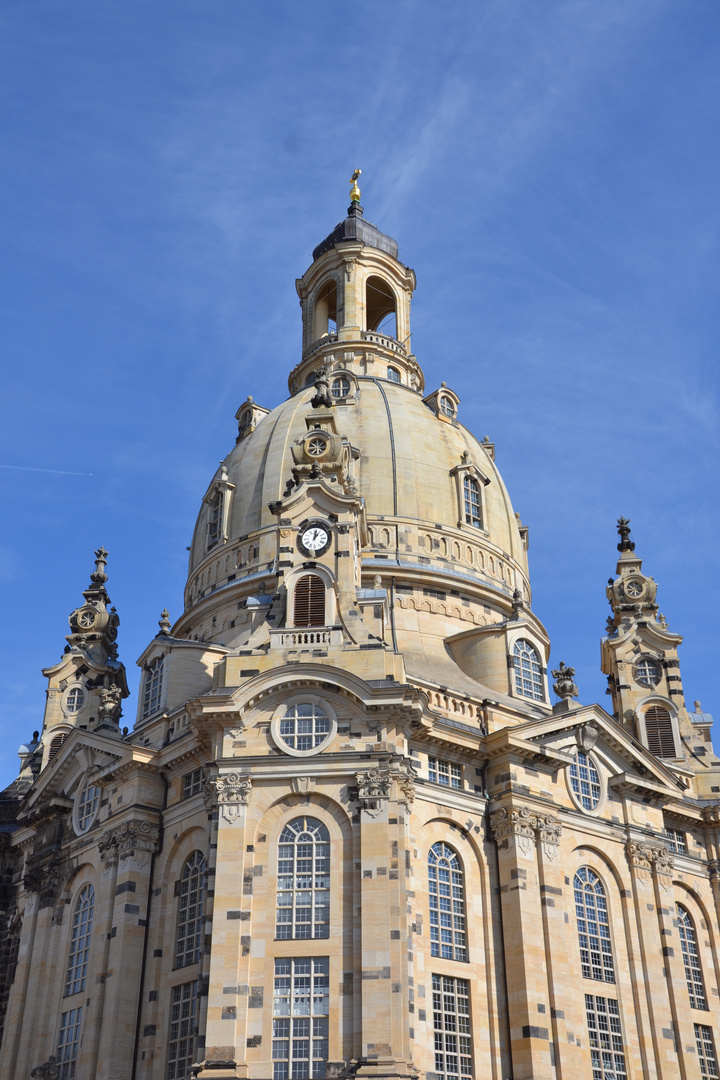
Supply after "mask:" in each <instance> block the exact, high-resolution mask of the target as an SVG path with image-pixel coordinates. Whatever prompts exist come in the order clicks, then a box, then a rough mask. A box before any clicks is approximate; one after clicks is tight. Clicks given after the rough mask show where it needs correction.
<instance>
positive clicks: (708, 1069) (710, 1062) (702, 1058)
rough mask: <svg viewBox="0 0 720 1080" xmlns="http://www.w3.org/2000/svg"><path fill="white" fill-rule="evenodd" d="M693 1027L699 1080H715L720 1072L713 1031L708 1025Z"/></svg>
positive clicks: (695, 1025)
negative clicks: (719, 1070)
mask: <svg viewBox="0 0 720 1080" xmlns="http://www.w3.org/2000/svg"><path fill="white" fill-rule="evenodd" d="M693 1027H694V1029H695V1048H696V1050H697V1055H698V1063H699V1065H700V1077H701V1080H716V1078H717V1077H718V1076H720V1072H718V1059H717V1050H716V1048H715V1034H714V1032H713V1029H712V1027H711V1025H710V1024H694V1025H693ZM708 1049H709V1053H708Z"/></svg>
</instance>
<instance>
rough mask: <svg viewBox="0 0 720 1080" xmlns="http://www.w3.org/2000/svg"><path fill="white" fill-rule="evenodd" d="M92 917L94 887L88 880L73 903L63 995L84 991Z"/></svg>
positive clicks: (93, 914) (71, 995) (72, 995)
mask: <svg viewBox="0 0 720 1080" xmlns="http://www.w3.org/2000/svg"><path fill="white" fill-rule="evenodd" d="M94 918H95V887H94V885H92V884H91V882H89V881H88V882H86V883H85V884H84V885H83V886H82V887H81V888H80V891H79V892H78V894H77V897H76V899H75V903H74V904H73V920H72V926H71V928H70V945H69V948H68V955H67V963H66V964H65V990H64V992H63V997H74V995H75V994H83V993H84V992H85V986H86V983H87V969H88V962H89V959H90V946H91V944H92V928H93V920H94Z"/></svg>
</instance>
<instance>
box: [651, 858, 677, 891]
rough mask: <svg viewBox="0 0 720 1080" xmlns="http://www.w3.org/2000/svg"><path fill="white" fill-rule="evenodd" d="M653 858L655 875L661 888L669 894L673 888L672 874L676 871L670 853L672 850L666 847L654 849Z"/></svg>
mask: <svg viewBox="0 0 720 1080" xmlns="http://www.w3.org/2000/svg"><path fill="white" fill-rule="evenodd" d="M651 858H652V865H653V873H654V874H655V877H656V878H657V881H658V884H659V886H660V888H661V889H662V890H663V891H664V892H669V891H670V889H671V888H672V873H673V870H674V869H675V860H674V858H673V857H672V855H671V853H670V849H669V848H666V847H656V848H653V849H652V854H651Z"/></svg>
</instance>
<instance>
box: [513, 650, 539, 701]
mask: <svg viewBox="0 0 720 1080" xmlns="http://www.w3.org/2000/svg"><path fill="white" fill-rule="evenodd" d="M513 666H514V668H515V691H516V693H518V694H521V695H522V696H523V697H528V698H532V699H533V701H544V700H545V695H544V693H543V680H542V669H541V667H540V660H539V659H538V654H537V653H536V652H535V650H534V649H533V647H532V645H531V644H530V642H529V641H523V640H522V639H521V640H520V641H516V642H515V645H514V646H513Z"/></svg>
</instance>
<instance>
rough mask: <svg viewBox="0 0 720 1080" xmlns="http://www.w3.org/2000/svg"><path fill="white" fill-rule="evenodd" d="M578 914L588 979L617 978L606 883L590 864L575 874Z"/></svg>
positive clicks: (584, 965)
mask: <svg viewBox="0 0 720 1080" xmlns="http://www.w3.org/2000/svg"><path fill="white" fill-rule="evenodd" d="M574 889H575V914H576V916H577V926H578V938H579V940H580V965H581V968H582V973H583V976H584V978H586V979H599V980H600V981H601V982H615V966H614V964H613V955H612V944H611V941H610V923H609V920H608V911H607V900H606V898H605V889H604V888H603V883H602V881H601V880H600V878H599V877H598V876H597V874H596V873H594V871H592V870H591V869H590V867H589V866H581V867H580V869H579V870H578V872H577V873H576V875H575V883H574Z"/></svg>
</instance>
